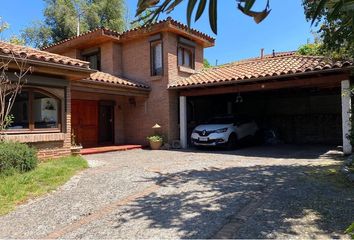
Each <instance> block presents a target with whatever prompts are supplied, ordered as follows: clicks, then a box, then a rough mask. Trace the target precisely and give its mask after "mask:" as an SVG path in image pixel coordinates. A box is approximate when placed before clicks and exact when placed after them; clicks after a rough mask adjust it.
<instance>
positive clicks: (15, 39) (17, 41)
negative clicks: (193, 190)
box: [9, 35, 26, 45]
mask: <svg viewBox="0 0 354 240" xmlns="http://www.w3.org/2000/svg"><path fill="white" fill-rule="evenodd" d="M9 42H10V43H12V44H16V45H25V44H26V42H25V40H24V39H23V38H21V37H19V36H17V35H13V36H12V37H10V39H9Z"/></svg>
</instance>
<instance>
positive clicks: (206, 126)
mask: <svg viewBox="0 0 354 240" xmlns="http://www.w3.org/2000/svg"><path fill="white" fill-rule="evenodd" d="M226 127H232V124H203V125H198V126H197V127H196V128H195V129H194V130H197V131H203V130H206V131H214V130H218V129H221V128H226Z"/></svg>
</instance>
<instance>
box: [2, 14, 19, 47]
mask: <svg viewBox="0 0 354 240" xmlns="http://www.w3.org/2000/svg"><path fill="white" fill-rule="evenodd" d="M9 28H10V24H8V23H7V22H5V21H4V20H2V18H1V17H0V34H1V33H3V32H4V31H6V30H7V29H9ZM3 40H5V41H7V42H10V43H12V44H17V45H24V44H25V42H24V40H23V39H22V38H21V37H18V36H17V35H12V36H11V37H10V38H8V39H3Z"/></svg>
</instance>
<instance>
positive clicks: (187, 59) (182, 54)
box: [177, 45, 194, 68]
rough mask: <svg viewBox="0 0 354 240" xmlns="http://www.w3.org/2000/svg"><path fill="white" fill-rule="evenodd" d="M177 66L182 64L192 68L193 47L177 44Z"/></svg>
mask: <svg viewBox="0 0 354 240" xmlns="http://www.w3.org/2000/svg"><path fill="white" fill-rule="evenodd" d="M177 58H178V66H184V67H188V68H194V49H193V48H190V47H185V46H183V45H180V46H178V57H177Z"/></svg>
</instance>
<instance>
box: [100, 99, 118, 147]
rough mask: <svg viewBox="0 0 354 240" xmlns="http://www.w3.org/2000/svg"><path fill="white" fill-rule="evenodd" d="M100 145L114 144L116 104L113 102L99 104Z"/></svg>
mask: <svg viewBox="0 0 354 240" xmlns="http://www.w3.org/2000/svg"><path fill="white" fill-rule="evenodd" d="M99 143H100V144H102V145H107V144H113V143H114V102H111V101H102V102H100V104H99Z"/></svg>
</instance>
